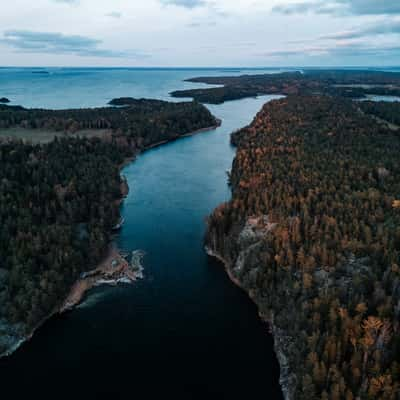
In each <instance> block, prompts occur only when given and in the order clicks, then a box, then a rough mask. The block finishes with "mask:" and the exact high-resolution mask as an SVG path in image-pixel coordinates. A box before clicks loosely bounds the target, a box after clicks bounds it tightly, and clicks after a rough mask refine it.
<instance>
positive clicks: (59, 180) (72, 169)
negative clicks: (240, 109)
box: [0, 100, 216, 354]
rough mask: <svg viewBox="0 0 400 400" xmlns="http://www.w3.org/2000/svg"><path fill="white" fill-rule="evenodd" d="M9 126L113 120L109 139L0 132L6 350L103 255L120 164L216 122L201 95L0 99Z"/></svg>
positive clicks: (0, 282) (1, 320) (0, 262)
mask: <svg viewBox="0 0 400 400" xmlns="http://www.w3.org/2000/svg"><path fill="white" fill-rule="evenodd" d="M0 121H1V124H3V126H5V125H7V126H14V124H20V125H24V126H28V127H30V128H37V127H39V126H42V127H52V128H57V129H68V130H70V129H71V127H72V126H75V125H79V127H82V126H85V127H99V126H100V125H104V126H109V127H110V128H111V129H112V135H110V136H109V137H106V138H91V139H87V138H74V137H69V136H68V135H66V136H65V137H64V138H61V139H60V138H56V139H55V140H54V141H52V142H50V143H48V144H45V145H43V144H37V145H32V144H29V143H24V142H22V141H15V140H9V139H7V140H6V139H3V141H0V221H1V223H0V354H2V353H3V352H4V351H7V350H9V349H10V348H12V346H13V345H14V344H15V341H18V340H19V339H21V338H23V337H24V335H27V334H29V333H30V332H31V331H32V329H34V328H35V327H36V326H37V325H38V324H39V323H40V322H41V321H42V320H43V318H45V317H46V316H48V315H49V314H50V313H51V312H52V311H54V310H56V309H57V307H58V306H60V304H61V303H62V301H63V300H64V299H65V297H66V295H67V293H68V292H69V289H70V288H71V285H72V284H73V283H74V282H75V281H76V279H77V278H78V277H79V276H80V274H81V273H82V272H83V271H88V270H90V269H91V268H93V267H95V266H96V264H97V263H98V261H99V260H100V259H101V258H102V257H103V256H104V254H105V251H106V249H107V247H108V244H109V240H110V231H111V228H112V227H113V226H114V225H115V224H116V222H117V221H118V220H119V201H118V200H119V199H120V198H121V196H122V193H121V183H122V181H121V178H120V173H119V170H120V165H121V164H122V162H123V161H124V159H125V158H127V157H131V156H132V155H135V154H136V152H137V151H139V150H141V149H143V148H144V146H147V145H150V144H154V143H157V142H159V141H165V140H170V139H174V138H176V137H178V136H179V135H182V134H186V133H189V132H191V131H194V130H196V129H199V128H206V127H209V126H213V125H215V124H216V120H215V118H214V117H213V116H212V115H211V114H210V112H209V111H208V110H207V109H206V108H205V107H204V106H202V105H200V104H197V103H179V104H168V103H165V102H157V101H147V100H146V101H144V100H140V101H138V103H137V104H133V105H131V106H130V107H127V108H123V109H113V108H110V109H106V108H104V109H91V110H61V111H50V110H27V109H23V108H22V107H7V106H3V107H2V108H1V110H0Z"/></svg>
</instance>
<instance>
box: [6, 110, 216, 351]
mask: <svg viewBox="0 0 400 400" xmlns="http://www.w3.org/2000/svg"><path fill="white" fill-rule="evenodd" d="M221 124H222V120H220V119H217V118H216V124H215V125H213V126H211V127H206V128H202V129H198V130H196V131H193V132H189V133H187V134H184V135H178V136H176V137H174V138H171V139H168V140H164V141H161V142H158V143H155V144H154V145H151V146H146V147H144V148H143V149H141V150H139V151H136V152H134V153H133V154H132V155H131V156H129V157H126V158H125V159H124V161H123V162H122V163H121V164H119V166H118V167H119V170H120V173H121V171H122V170H123V168H124V167H125V166H127V165H129V164H130V163H131V162H134V161H135V160H136V157H137V155H138V154H140V153H142V152H145V151H147V150H150V149H151V148H154V147H158V146H161V145H163V144H166V143H169V142H173V141H175V140H178V139H180V138H181V137H189V136H194V135H196V134H198V133H202V132H208V131H212V130H215V129H217V128H218V127H219V126H221ZM120 185H121V197H120V198H119V199H117V200H116V202H117V204H118V205H121V204H122V203H123V201H124V200H125V198H126V196H127V194H128V193H129V185H128V183H127V181H126V180H125V179H124V178H122V177H121V182H120ZM110 254H112V255H114V256H116V258H123V257H122V255H121V254H120V253H119V251H118V249H117V248H115V247H114V248H112V246H111V243H110V244H109V246H108V248H107V250H106V251H105V254H104V256H103V257H102V260H101V261H100V262H99V263H98V264H96V265H95V266H94V267H93V268H92V269H90V270H89V271H88V272H86V273H85V274H89V275H90V274H92V273H95V272H96V271H98V272H101V271H102V270H103V272H105V273H106V274H107V271H108V268H107V267H105V268H104V264H107V261H110ZM111 262H112V260H111ZM141 272H142V270H141V269H139V273H141ZM128 275H129V273H128ZM135 280H136V279H132V277H129V276H121V277H118V278H117V279H111V280H108V281H107V280H104V281H101V278H99V281H100V283H98V284H96V282H91V283H90V284H85V283H82V282H81V281H82V279H81V277H80V278H78V279H77V280H76V281H75V283H74V284H73V285H72V286H71V288H70V291H69V293H68V295H67V296H66V298H64V299H63V300H62V301H61V302H60V303H59V304H58V305H57V306H56V307H55V308H54V310H53V311H52V312H51V313H50V314H48V315H47V316H46V317H44V318H43V319H42V320H41V321H40V322H39V323H38V324H36V325H35V327H34V328H32V329H31V330H30V331H29V333H27V334H25V335H20V334H18V335H15V336H13V337H12V339H10V342H12V344H10V345H9V346H8V348H7V349H6V350H5V351H4V352H3V353H0V359H2V358H4V357H9V356H11V355H12V354H13V353H14V352H16V351H17V350H18V349H19V348H20V347H21V346H22V345H23V344H24V343H26V342H28V341H29V340H31V339H32V337H33V335H34V334H35V333H36V331H37V330H38V329H39V328H40V327H41V326H43V324H44V323H46V322H47V321H48V320H50V319H51V318H53V317H54V316H56V315H57V314H62V313H64V312H67V311H71V310H73V309H74V308H75V307H76V306H77V305H79V304H80V302H81V301H82V300H83V298H84V295H85V294H86V293H87V292H88V291H89V290H90V289H92V288H93V287H95V286H99V285H101V284H111V285H115V284H118V283H133V282H134V281H135ZM10 327H11V328H12V329H14V327H13V326H11V324H10Z"/></svg>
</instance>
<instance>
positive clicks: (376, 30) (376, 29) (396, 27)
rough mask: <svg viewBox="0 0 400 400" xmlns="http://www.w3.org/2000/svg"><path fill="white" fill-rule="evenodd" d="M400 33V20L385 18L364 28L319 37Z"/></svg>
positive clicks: (355, 37)
mask: <svg viewBox="0 0 400 400" xmlns="http://www.w3.org/2000/svg"><path fill="white" fill-rule="evenodd" d="M390 34H400V20H390V19H384V20H380V21H377V22H375V23H374V24H369V25H368V26H365V27H363V28H356V29H351V30H347V31H342V32H337V33H333V34H330V35H323V36H320V37H319V39H322V40H324V39H327V40H343V39H346V40H348V39H359V38H363V37H367V36H376V35H390Z"/></svg>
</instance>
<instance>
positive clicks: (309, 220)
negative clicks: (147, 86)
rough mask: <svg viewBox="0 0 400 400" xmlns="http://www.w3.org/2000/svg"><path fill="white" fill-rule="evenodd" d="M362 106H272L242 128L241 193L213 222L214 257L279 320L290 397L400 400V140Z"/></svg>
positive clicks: (278, 344) (292, 102) (237, 136)
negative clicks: (220, 259) (224, 263)
mask: <svg viewBox="0 0 400 400" xmlns="http://www.w3.org/2000/svg"><path fill="white" fill-rule="evenodd" d="M359 106H360V104H359V103H358V102H352V101H350V100H345V99H343V98H342V99H339V98H333V97H327V96H288V97H287V98H286V99H282V100H278V101H273V102H271V103H268V104H266V105H265V106H264V108H263V109H262V111H261V112H260V113H259V114H258V115H257V116H256V118H255V119H254V121H253V123H252V124H251V125H250V126H248V127H246V128H244V129H242V130H240V131H238V132H235V133H234V134H233V135H232V142H233V143H234V144H235V145H236V146H237V155H236V158H235V160H234V162H233V169H232V173H231V176H230V180H231V184H232V199H231V201H229V202H227V203H225V204H222V205H221V206H219V207H218V208H217V209H216V210H215V211H214V213H213V214H212V215H211V216H210V217H209V220H208V233H207V237H206V244H207V247H208V249H209V252H210V254H214V255H217V256H219V257H221V258H222V259H224V260H225V262H226V265H227V268H228V270H229V272H230V273H231V276H232V277H233V278H234V279H235V280H237V281H238V282H239V283H240V285H241V286H242V287H243V288H244V289H245V290H246V291H248V292H249V293H250V295H251V296H252V298H253V299H254V300H255V302H256V303H257V305H258V307H259V310H260V313H261V314H262V315H263V316H264V317H265V318H266V319H267V320H268V321H270V324H271V329H272V330H273V333H274V338H275V348H276V351H277V354H278V359H279V361H280V364H281V382H282V387H283V390H284V393H285V394H286V396H287V398H288V399H296V400H317V399H318V400H319V399H323V400H328V399H329V400H339V399H346V400H352V399H365V400H373V399H381V400H398V399H400V259H399V254H400V158H399V154H400V137H399V135H398V134H397V133H396V132H395V131H393V130H390V129H388V128H387V127H386V126H385V125H383V124H380V123H378V122H376V120H375V119H374V118H373V117H371V116H368V115H366V114H365V113H363V112H362V111H361V110H360V108H359ZM362 106H363V107H373V105H371V104H368V103H366V104H365V105H362ZM376 107H377V109H379V108H380V106H379V105H376ZM393 107H398V105H395V106H393ZM374 113H375V111H374Z"/></svg>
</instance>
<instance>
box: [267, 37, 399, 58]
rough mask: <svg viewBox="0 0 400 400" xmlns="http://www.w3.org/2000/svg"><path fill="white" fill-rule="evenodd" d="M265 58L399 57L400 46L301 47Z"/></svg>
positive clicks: (344, 43)
mask: <svg viewBox="0 0 400 400" xmlns="http://www.w3.org/2000/svg"><path fill="white" fill-rule="evenodd" d="M260 55H261V56H263V57H272V58H286V57H298V56H306V57H320V56H334V57H362V56H375V57H394V56H395V57H398V56H400V46H388V45H386V46H382V45H380V46H376V45H368V44H365V43H360V42H354V41H353V42H337V43H334V44H331V45H316V46H300V47H297V48H292V49H288V50H276V51H274V50H273V51H267V52H264V53H262V54H260Z"/></svg>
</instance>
